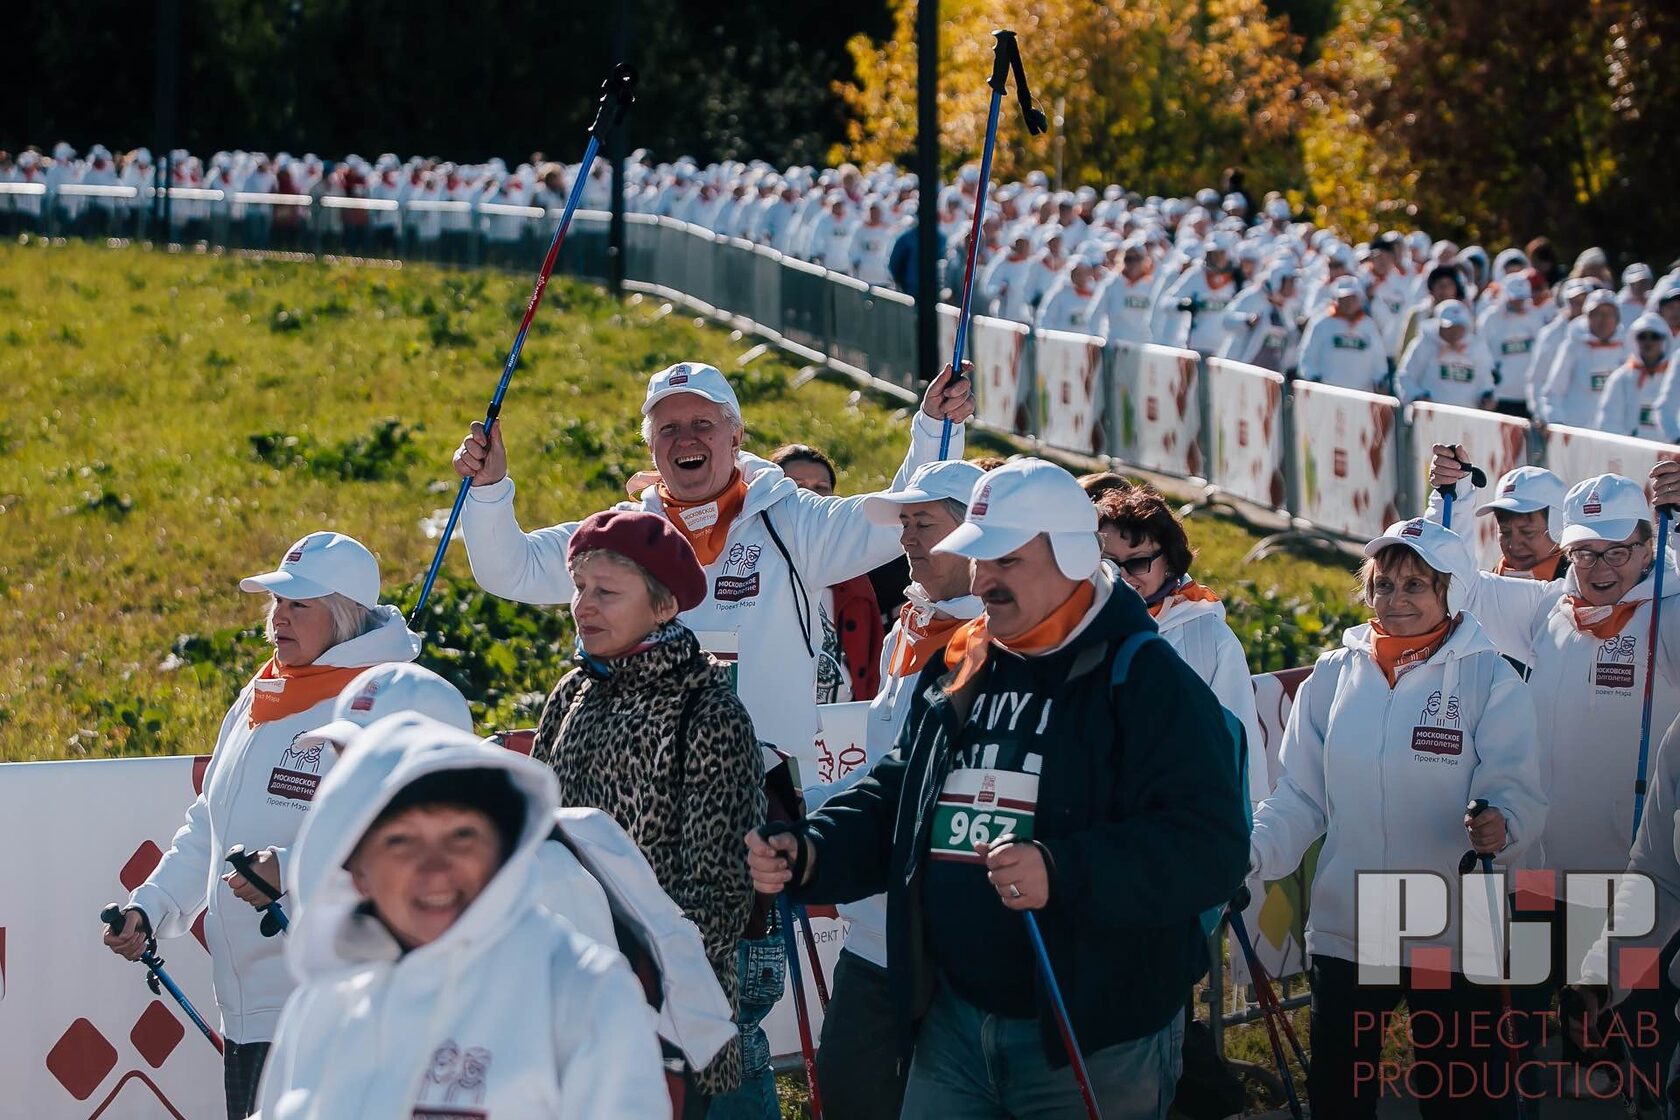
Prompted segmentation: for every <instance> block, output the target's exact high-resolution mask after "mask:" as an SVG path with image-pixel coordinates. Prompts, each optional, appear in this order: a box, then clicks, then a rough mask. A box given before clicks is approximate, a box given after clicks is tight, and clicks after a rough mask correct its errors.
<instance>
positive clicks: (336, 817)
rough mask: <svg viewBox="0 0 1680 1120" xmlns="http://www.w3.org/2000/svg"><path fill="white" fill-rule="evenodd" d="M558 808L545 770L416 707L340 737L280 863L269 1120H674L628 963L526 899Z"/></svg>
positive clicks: (266, 1084)
mask: <svg viewBox="0 0 1680 1120" xmlns="http://www.w3.org/2000/svg"><path fill="white" fill-rule="evenodd" d="M557 805H558V798H557V795H556V789H555V782H554V775H553V774H551V773H549V772H548V770H547V768H546V767H544V766H542V765H541V764H539V763H536V762H533V761H531V760H530V759H528V758H524V757H522V756H520V755H518V754H515V753H514V752H512V751H507V750H503V749H501V748H499V747H493V746H489V745H487V744H485V743H483V742H480V741H479V740H477V739H474V738H473V737H472V736H471V735H469V734H466V733H464V732H461V731H459V730H456V729H455V728H452V727H449V726H447V725H446V724H442V723H439V722H437V721H435V720H431V719H428V718H427V717H425V716H421V715H417V714H414V713H404V714H400V715H394V716H390V717H388V718H386V719H383V720H380V721H379V722H377V723H375V724H373V725H371V726H370V727H368V728H367V729H366V730H365V731H362V732H361V733H360V734H358V735H356V736H355V738H353V739H352V740H351V743H350V747H349V749H348V750H346V752H345V754H344V757H343V759H342V761H341V762H340V763H339V765H338V766H336V767H335V768H334V769H333V772H332V773H331V774H330V775H328V777H327V779H326V780H325V781H323V782H322V783H321V788H320V790H319V796H318V797H317V798H316V801H315V808H314V811H313V812H311V813H310V814H309V819H308V821H307V824H306V826H305V828H304V830H303V832H302V834H301V835H300V836H299V838H298V843H297V848H296V857H297V858H296V859H295V860H294V861H292V863H291V864H290V865H289V866H288V868H287V871H286V886H287V888H288V889H289V891H290V892H291V893H292V895H293V896H295V897H296V899H297V901H298V910H297V918H296V921H295V923H294V925H293V927H292V932H291V935H290V937H289V939H288V940H287V944H286V955H287V958H288V960H289V962H290V964H291V967H292V972H293V974H294V975H295V976H296V977H297V979H298V982H299V987H298V989H297V991H296V992H294V993H293V995H292V998H291V999H290V1000H289V1001H288V1002H287V1004H286V1010H285V1014H284V1015H283V1016H282V1017H281V1021H280V1027H279V1030H278V1032H277V1033H276V1035H275V1042H274V1052H273V1056H272V1058H271V1060H270V1062H269V1067H268V1070H267V1072H266V1073H265V1074H264V1076H263V1083H262V1098H261V1103H262V1115H263V1116H264V1117H265V1120H336V1118H339V1117H349V1116H354V1117H357V1118H358V1120H408V1118H409V1117H416V1116H420V1117H425V1116H430V1117H439V1118H443V1117H464V1116H472V1117H496V1118H499V1117H526V1116H531V1117H535V1116H547V1117H563V1118H568V1120H569V1118H573V1117H576V1118H579V1120H584V1118H594V1117H608V1116H610V1117H626V1118H637V1120H639V1118H650V1120H652V1118H660V1117H666V1116H669V1115H670V1107H671V1106H670V1101H669V1099H668V1097H667V1096H666V1093H665V1087H664V1077H663V1074H662V1070H661V1068H660V1062H659V1045H658V1042H657V1039H656V1036H655V1033H654V1020H653V1017H652V1015H651V1014H650V1013H649V1011H648V1008H647V1005H646V1003H645V1002H644V1001H643V999H642V994H641V990H640V988H639V986H638V985H637V982H636V978H635V976H634V975H633V974H632V973H631V971H630V969H629V966H628V965H626V964H625V962H624V958H623V957H621V956H619V955H618V953H617V952H615V951H614V950H612V949H609V948H607V947H605V946H603V945H601V944H600V943H598V942H595V941H592V940H590V939H588V938H586V937H584V936H582V935H581V934H579V933H578V932H577V931H576V929H574V928H573V927H572V926H571V925H570V924H569V923H568V922H566V921H565V920H564V919H563V918H557V917H555V916H554V915H552V914H550V913H549V912H548V911H546V910H545V909H543V908H542V906H541V905H540V904H539V903H538V901H537V899H536V897H535V896H536V893H537V891H536V884H537V882H538V879H539V875H538V871H537V852H538V849H539V848H541V847H542V846H543V844H544V843H545V841H547V839H548V836H549V833H550V831H551V830H552V828H553V822H554V812H555V808H556V806H557ZM351 1055H353V1056H354V1057H353V1058H351V1057H350V1056H351Z"/></svg>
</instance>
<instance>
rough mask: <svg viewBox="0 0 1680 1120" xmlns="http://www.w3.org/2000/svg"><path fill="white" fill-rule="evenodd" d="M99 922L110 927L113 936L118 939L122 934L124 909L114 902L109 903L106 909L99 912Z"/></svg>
mask: <svg viewBox="0 0 1680 1120" xmlns="http://www.w3.org/2000/svg"><path fill="white" fill-rule="evenodd" d="M99 920H100V921H102V922H104V923H105V924H106V925H107V926H109V927H110V929H111V936H112V937H116V936H117V935H119V934H121V933H122V928H123V908H122V907H121V906H118V905H117V904H116V903H114V902H107V903H106V904H105V909H103V910H101V911H100V912H99Z"/></svg>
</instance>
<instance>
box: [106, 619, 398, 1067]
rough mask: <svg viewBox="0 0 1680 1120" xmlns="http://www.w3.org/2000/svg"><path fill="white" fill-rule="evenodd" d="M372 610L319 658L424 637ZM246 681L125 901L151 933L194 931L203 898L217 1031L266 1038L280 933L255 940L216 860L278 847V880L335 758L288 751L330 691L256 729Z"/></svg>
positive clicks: (247, 909)
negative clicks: (194, 791) (199, 787)
mask: <svg viewBox="0 0 1680 1120" xmlns="http://www.w3.org/2000/svg"><path fill="white" fill-rule="evenodd" d="M376 610H377V611H378V614H379V619H380V625H379V626H378V627H377V628H376V629H374V630H370V631H369V632H368V633H366V634H363V635H361V636H360V637H358V638H352V639H351V640H350V641H348V642H341V643H339V644H338V645H336V646H333V647H332V648H331V649H329V650H327V651H326V652H325V653H323V654H322V655H321V656H320V657H319V658H317V659H316V661H315V664H317V665H331V666H337V667H340V668H350V667H362V666H371V665H379V664H381V663H383V662H387V661H413V660H414V658H415V656H416V655H417V654H419V652H420V639H419V637H418V636H416V635H415V634H412V633H410V632H409V629H408V627H407V626H406V625H404V623H403V616H402V612H401V611H399V610H397V608H395V607H393V606H389V605H387V606H381V607H378V608H376ZM252 688H253V686H252V685H250V684H247V685H246V686H245V688H244V690H243V691H242V692H240V694H239V698H238V699H237V700H235V701H234V702H233V707H232V708H230V709H228V714H227V716H226V718H224V719H223V720H222V730H221V733H220V735H218V736H217V739H216V749H215V751H214V752H212V753H211V755H210V766H209V768H208V769H207V770H205V772H204V787H203V789H204V792H203V793H201V794H199V796H198V800H197V801H194V802H193V803H192V805H191V806H190V807H189V808H188V809H187V820H186V823H185V824H183V825H182V826H181V827H180V829H179V830H178V831H177V832H176V833H175V839H174V840H173V841H171V842H170V845H169V850H168V851H167V852H165V853H164V854H163V859H162V860H161V861H159V863H158V865H157V867H156V868H154V869H153V870H152V873H151V875H149V876H147V878H146V881H145V882H144V883H141V884H140V885H139V886H138V887H136V888H135V889H134V893H133V894H132V895H130V896H129V899H128V902H129V905H131V906H138V907H139V908H140V909H141V910H143V911H145V913H146V918H147V920H149V921H150V922H151V923H152V932H153V933H154V934H155V935H156V936H158V937H180V936H182V935H183V934H185V933H188V932H190V931H191V929H192V924H193V921H194V920H195V919H196V918H197V917H198V912H199V911H200V910H203V909H204V908H205V905H206V903H208V905H209V910H210V912H209V915H208V916H207V917H206V919H205V922H204V939H205V942H206V943H207V944H208V945H209V948H210V960H211V977H212V979H213V981H214V985H215V992H216V1007H217V1009H218V1010H219V1011H220V1012H221V1015H222V1033H223V1034H225V1035H226V1036H227V1037H228V1039H229V1040H231V1041H233V1042H265V1041H267V1040H268V1039H271V1038H273V1037H274V1025H275V1023H276V1022H277V1021H278V1020H279V1018H280V1008H281V1006H282V1005H284V1004H285V1002H286V996H287V994H288V993H290V992H291V990H292V978H291V977H290V976H289V975H287V973H286V962H285V960H284V959H283V956H282V950H283V949H284V945H283V944H282V942H283V941H284V940H285V939H284V938H280V937H274V938H268V937H264V936H262V933H261V931H260V930H259V929H258V926H259V925H260V924H261V918H260V916H259V915H258V914H257V912H256V911H255V910H254V909H252V907H251V906H250V904H249V903H245V902H241V901H240V900H239V899H238V898H235V897H234V894H233V891H232V890H230V889H229V888H228V885H227V884H226V883H224V882H222V881H221V877H222V874H223V873H224V872H225V871H227V870H229V868H228V867H227V866H226V864H224V863H223V862H222V857H223V856H224V855H226V854H227V850H228V849H229V848H231V847H232V846H233V845H235V844H243V845H245V850H246V851H251V852H254V851H257V850H258V849H261V848H267V847H274V848H277V849H279V856H280V870H281V873H282V875H283V874H284V873H285V872H286V870H287V868H288V866H289V865H290V863H291V860H290V858H289V857H290V852H289V851H288V845H290V844H291V842H292V839H293V838H294V837H295V836H296V835H297V833H298V829H299V827H301V826H302V824H303V820H304V812H305V810H307V809H308V808H309V805H310V798H311V796H312V795H313V794H314V792H315V791H316V789H317V788H318V787H317V784H316V783H317V782H318V781H319V780H320V779H321V778H322V777H324V776H325V775H326V774H327V773H328V771H330V770H331V769H332V766H333V762H334V761H335V759H336V758H337V756H336V755H335V754H334V753H333V752H332V751H331V750H322V749H321V746H320V745H319V744H317V745H316V746H314V747H312V748H310V749H309V750H306V751H302V752H294V751H293V750H292V740H293V739H295V738H297V737H298V736H299V735H302V734H303V733H304V732H306V731H313V730H315V729H316V728H317V727H320V726H321V725H322V724H324V723H326V722H328V721H329V720H331V719H332V707H333V701H334V700H335V699H336V697H329V698H328V699H326V700H323V701H321V702H320V703H319V704H316V705H315V706H314V707H312V708H308V709H306V710H304V711H301V712H298V713H297V714H295V715H290V716H287V717H286V718H285V719H277V720H274V721H272V722H270V723H263V724H258V725H257V726H256V727H252V726H251V724H250V720H249V718H248V717H249V715H250V712H251V690H252ZM287 909H288V910H290V905H289V903H288V906H287Z"/></svg>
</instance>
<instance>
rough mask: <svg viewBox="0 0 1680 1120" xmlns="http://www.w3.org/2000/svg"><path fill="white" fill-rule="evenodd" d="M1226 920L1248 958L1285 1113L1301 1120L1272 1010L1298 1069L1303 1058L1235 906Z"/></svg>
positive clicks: (1299, 1100)
mask: <svg viewBox="0 0 1680 1120" xmlns="http://www.w3.org/2000/svg"><path fill="white" fill-rule="evenodd" d="M1225 914H1226V917H1227V918H1228V919H1229V920H1230V924H1231V933H1232V934H1233V935H1235V937H1236V939H1237V945H1238V947H1239V948H1241V950H1242V955H1243V959H1244V960H1246V961H1247V962H1248V972H1249V975H1250V976H1251V977H1252V978H1253V980H1254V998H1255V999H1256V1000H1257V1001H1258V1002H1259V1004H1260V1017H1261V1018H1262V1019H1264V1020H1265V1022H1266V1034H1267V1037H1268V1038H1269V1039H1270V1040H1271V1044H1272V1060H1273V1061H1274V1062H1276V1063H1277V1071H1278V1080H1279V1081H1281V1082H1283V1092H1284V1095H1285V1096H1287V1097H1288V1098H1289V1114H1290V1115H1291V1116H1293V1117H1295V1120H1301V1116H1302V1113H1301V1098H1300V1097H1299V1096H1298V1095H1296V1092H1295V1075H1294V1074H1292V1073H1290V1072H1289V1061H1288V1059H1286V1058H1285V1057H1284V1056H1283V1040H1282V1039H1281V1038H1280V1037H1279V1036H1278V1025H1277V1023H1276V1022H1274V1021H1273V1014H1274V1011H1275V1014H1276V1016H1277V1019H1279V1020H1281V1021H1282V1023H1283V1026H1284V1029H1286V1030H1288V1031H1289V1032H1290V1034H1289V1041H1290V1044H1291V1045H1293V1046H1294V1047H1295V1057H1296V1059H1297V1060H1298V1061H1300V1063H1301V1070H1302V1072H1305V1071H1306V1068H1307V1062H1306V1057H1305V1055H1304V1054H1302V1053H1301V1044H1300V1043H1299V1042H1297V1041H1296V1040H1295V1033H1294V1030H1293V1029H1292V1028H1290V1026H1289V1020H1288V1019H1287V1018H1286V1017H1285V1016H1284V1014H1283V1007H1282V1005H1281V1004H1275V1003H1274V1000H1275V993H1274V992H1273V991H1272V981H1271V977H1269V976H1267V975H1266V970H1265V968H1264V967H1262V966H1261V964H1260V958H1259V956H1257V955H1256V954H1255V952H1254V943H1253V942H1251V941H1250V940H1249V939H1248V925H1247V924H1246V923H1245V922H1244V921H1243V916H1242V910H1241V909H1240V908H1238V907H1237V906H1235V905H1233V906H1229V907H1227V908H1226V911H1225Z"/></svg>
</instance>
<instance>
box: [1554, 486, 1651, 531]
mask: <svg viewBox="0 0 1680 1120" xmlns="http://www.w3.org/2000/svg"><path fill="white" fill-rule="evenodd" d="M1650 520H1651V505H1650V503H1649V502H1647V501H1646V500H1645V491H1644V490H1643V489H1642V488H1641V487H1640V485H1639V483H1637V482H1635V481H1633V479H1631V478H1624V477H1622V476H1621V475H1619V474H1601V475H1598V476H1597V477H1595V478H1589V479H1587V480H1586V481H1585V482H1577V483H1576V484H1575V486H1574V488H1573V489H1572V490H1570V491H1569V494H1568V495H1567V496H1566V497H1565V498H1564V500H1563V536H1562V537H1561V538H1560V539H1559V540H1558V546H1559V547H1560V548H1568V547H1569V546H1570V545H1572V544H1580V543H1581V542H1582V541H1625V540H1627V539H1628V538H1629V537H1631V536H1632V535H1633V530H1634V528H1635V527H1636V526H1637V525H1638V524H1639V523H1640V522H1641V521H1645V522H1649V521H1650Z"/></svg>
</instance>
